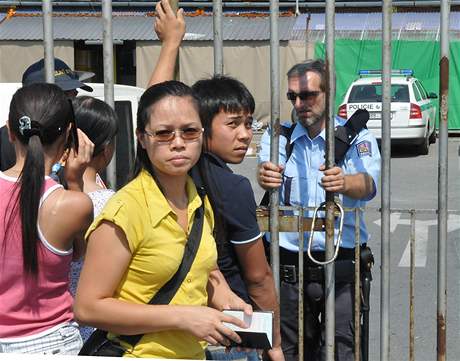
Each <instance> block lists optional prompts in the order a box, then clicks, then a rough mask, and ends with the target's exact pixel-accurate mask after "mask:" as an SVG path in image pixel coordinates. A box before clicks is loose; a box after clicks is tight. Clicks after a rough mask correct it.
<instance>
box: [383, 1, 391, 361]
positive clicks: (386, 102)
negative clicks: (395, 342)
mask: <svg viewBox="0 0 460 361" xmlns="http://www.w3.org/2000/svg"><path fill="white" fill-rule="evenodd" d="M391 3H392V2H391V0H383V4H382V47H383V49H382V70H383V71H382V117H381V119H382V146H381V152H382V199H381V204H382V228H381V238H382V242H381V257H382V260H381V283H380V288H381V291H380V294H381V298H380V361H389V358H390V182H391V179H390V164H391V128H390V127H391V123H390V122H391V119H390V111H391V97H390V94H391V13H392V10H391Z"/></svg>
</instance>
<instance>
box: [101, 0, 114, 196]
mask: <svg viewBox="0 0 460 361" xmlns="http://www.w3.org/2000/svg"><path fill="white" fill-rule="evenodd" d="M102 19H103V26H104V30H103V41H104V42H103V57H104V100H105V102H106V103H107V104H109V105H110V106H111V107H112V108H114V106H115V101H114V93H113V92H114V91H113V83H114V81H113V72H114V69H113V38H112V0H104V1H103V2H102ZM115 150H116V146H115ZM116 159H117V154H116V151H115V153H114V155H113V157H112V160H111V161H110V163H109V165H108V166H107V180H108V182H109V184H110V186H111V187H112V188H113V189H115V188H116V186H117V161H116Z"/></svg>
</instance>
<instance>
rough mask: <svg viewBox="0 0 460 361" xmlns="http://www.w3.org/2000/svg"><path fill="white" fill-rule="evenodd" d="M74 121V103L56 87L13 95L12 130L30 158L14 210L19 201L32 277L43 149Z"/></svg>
mask: <svg viewBox="0 0 460 361" xmlns="http://www.w3.org/2000/svg"><path fill="white" fill-rule="evenodd" d="M70 122H73V112H72V104H71V103H70V101H69V100H68V99H67V97H66V95H65V94H64V92H63V91H62V90H61V89H60V88H59V87H58V86H56V85H54V84H32V85H28V86H25V87H23V88H20V89H19V90H18V91H17V92H16V93H15V94H14V95H13V99H12V100H11V103H10V112H9V117H8V124H9V127H10V131H11V132H12V133H13V134H14V135H15V136H16V138H17V139H18V140H19V141H20V142H21V143H22V144H23V145H24V146H25V147H26V158H25V162H24V166H23V168H22V171H21V174H20V176H19V180H18V184H17V186H18V187H19V197H18V198H17V199H16V200H15V203H14V209H17V205H18V201H19V212H20V218H21V230H22V249H23V258H24V260H23V262H24V270H25V272H26V273H28V274H32V275H36V274H37V273H38V261H37V242H38V230H37V219H38V210H39V203H40V197H41V195H42V192H43V185H44V179H45V159H44V154H43V148H44V147H46V146H49V145H51V144H54V143H55V142H56V141H57V140H58V138H60V137H61V136H63V135H64V134H65V133H66V130H67V127H68V125H69V123H70ZM13 194H15V192H13ZM15 212H16V211H15V210H14V211H13V212H12V213H11V215H12V214H13V213H15ZM12 220H13V217H12V216H10V219H9V221H8V223H7V224H6V227H5V229H6V230H5V233H6V234H8V231H9V228H10V222H11V221H12Z"/></svg>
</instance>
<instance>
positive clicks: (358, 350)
mask: <svg viewBox="0 0 460 361" xmlns="http://www.w3.org/2000/svg"><path fill="white" fill-rule="evenodd" d="M360 212H361V210H360V209H359V208H356V209H355V212H354V213H355V300H354V303H355V312H354V317H355V320H354V322H355V340H354V342H355V360H354V361H361V350H362V353H363V357H362V359H363V360H364V361H367V360H368V357H367V355H366V352H365V349H364V347H361V277H360V269H361V228H360V224H361V219H360ZM363 323H364V322H363ZM364 346H365V345H364ZM366 350H367V348H366Z"/></svg>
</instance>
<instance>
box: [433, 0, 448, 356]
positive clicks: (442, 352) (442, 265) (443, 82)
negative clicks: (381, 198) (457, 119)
mask: <svg viewBox="0 0 460 361" xmlns="http://www.w3.org/2000/svg"><path fill="white" fill-rule="evenodd" d="M449 12H450V4H449V0H441V41H440V42H441V54H440V55H441V56H440V57H441V61H440V64H439V92H440V97H439V98H440V102H439V103H440V114H439V159H438V269H437V278H438V280H437V284H438V289H437V293H438V295H437V296H438V299H437V347H436V348H437V360H438V361H445V360H446V311H447V280H446V274H447V157H448V156H447V154H448V153H447V141H448V139H447V136H448V95H449Z"/></svg>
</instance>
